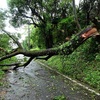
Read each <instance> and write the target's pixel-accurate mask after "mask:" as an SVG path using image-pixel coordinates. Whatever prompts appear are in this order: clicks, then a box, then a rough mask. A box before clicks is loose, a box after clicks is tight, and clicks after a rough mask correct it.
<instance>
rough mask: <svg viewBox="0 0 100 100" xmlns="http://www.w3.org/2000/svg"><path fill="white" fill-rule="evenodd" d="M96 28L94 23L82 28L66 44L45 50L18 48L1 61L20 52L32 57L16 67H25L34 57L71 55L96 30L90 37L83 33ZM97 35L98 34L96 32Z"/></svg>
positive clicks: (1, 59)
mask: <svg viewBox="0 0 100 100" xmlns="http://www.w3.org/2000/svg"><path fill="white" fill-rule="evenodd" d="M93 28H94V25H91V26H89V27H87V28H85V29H84V30H82V31H81V32H79V33H78V34H77V35H76V36H74V37H73V38H72V39H71V40H70V41H68V42H65V43H64V44H62V45H61V46H58V47H56V48H50V49H45V50H39V51H34V50H33V51H26V50H23V49H18V50H17V51H15V52H13V53H11V54H8V55H6V56H4V57H1V58H0V61H3V60H5V59H7V58H10V57H13V56H16V55H18V54H23V55H24V56H27V57H30V59H29V60H28V61H27V62H26V63H25V64H23V65H18V66H16V67H15V69H16V68H18V67H21V66H23V67H25V66H27V65H28V64H29V63H30V62H31V61H32V59H34V58H38V57H39V56H47V57H49V58H50V57H52V56H54V55H59V54H60V55H63V54H64V55H69V54H71V53H72V52H74V50H75V49H77V48H78V47H79V46H80V45H81V44H82V43H84V42H85V41H86V40H87V39H88V38H90V37H92V36H94V34H95V33H94V32H93V33H91V34H89V35H88V37H82V35H83V34H84V33H85V34H88V32H89V31H90V30H91V29H93ZM95 35H97V34H95ZM97 36H100V35H97Z"/></svg>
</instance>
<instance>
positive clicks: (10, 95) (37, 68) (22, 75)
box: [1, 61, 100, 100]
mask: <svg viewBox="0 0 100 100" xmlns="http://www.w3.org/2000/svg"><path fill="white" fill-rule="evenodd" d="M7 79H8V80H7V81H8V85H9V86H8V88H7V89H6V93H5V96H4V98H2V99H1V100H100V99H99V98H97V97H96V96H95V95H94V94H92V93H89V92H88V91H87V90H85V89H83V88H82V87H79V86H77V85H76V84H75V83H73V82H71V81H69V80H67V79H65V78H63V77H62V76H60V75H58V74H57V73H55V72H53V71H50V70H49V69H46V68H45V67H43V66H41V65H39V64H38V63H36V62H34V61H32V62H31V63H30V64H29V65H28V66H27V67H26V68H25V69H24V68H20V69H19V70H18V71H11V72H10V73H8V74H7ZM58 96H65V97H66V99H54V98H55V97H58Z"/></svg>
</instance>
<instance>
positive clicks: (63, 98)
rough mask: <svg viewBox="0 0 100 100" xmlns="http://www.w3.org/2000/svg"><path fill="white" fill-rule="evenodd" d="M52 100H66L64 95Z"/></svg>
mask: <svg viewBox="0 0 100 100" xmlns="http://www.w3.org/2000/svg"><path fill="white" fill-rule="evenodd" d="M53 100H66V97H65V96H64V95H59V96H55V97H54V99H53Z"/></svg>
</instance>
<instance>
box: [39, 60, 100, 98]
mask: <svg viewBox="0 0 100 100" xmlns="http://www.w3.org/2000/svg"><path fill="white" fill-rule="evenodd" d="M37 62H38V63H39V64H41V65H43V66H44V67H46V68H48V69H49V70H52V71H54V72H56V73H57V74H59V75H61V76H63V77H64V78H66V79H68V80H70V81H72V82H73V83H76V84H77V85H79V86H81V87H83V88H84V89H86V90H88V91H90V92H91V93H94V94H96V95H97V96H100V93H99V92H96V91H95V90H93V89H91V88H89V87H88V86H85V85H84V84H82V83H80V82H78V81H76V80H73V79H72V78H70V77H68V76H66V75H64V74H62V73H60V72H58V71H56V70H54V69H52V68H51V67H49V66H48V65H46V64H43V63H42V62H40V61H37Z"/></svg>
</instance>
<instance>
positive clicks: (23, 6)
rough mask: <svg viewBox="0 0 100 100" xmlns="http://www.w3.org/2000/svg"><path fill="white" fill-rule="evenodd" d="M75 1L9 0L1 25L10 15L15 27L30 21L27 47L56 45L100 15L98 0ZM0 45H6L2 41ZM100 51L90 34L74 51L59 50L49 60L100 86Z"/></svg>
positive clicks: (68, 38) (73, 75) (68, 71)
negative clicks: (76, 3)
mask: <svg viewBox="0 0 100 100" xmlns="http://www.w3.org/2000/svg"><path fill="white" fill-rule="evenodd" d="M74 1H75V0H8V5H9V12H8V13H5V12H4V13H3V12H1V13H0V19H1V23H0V28H4V21H3V20H4V19H5V17H9V19H10V23H11V25H13V26H14V27H20V26H22V25H26V24H27V25H28V26H29V28H30V30H29V34H28V37H26V39H25V40H24V41H23V43H22V44H23V47H24V49H25V50H34V49H35V50H37V49H38V50H42V49H48V48H53V47H57V46H59V45H61V44H62V43H65V42H67V41H69V40H70V39H71V38H73V37H74V36H75V35H76V34H77V33H78V32H79V31H80V30H81V29H83V28H85V27H87V26H88V25H90V24H92V23H94V24H96V21H95V20H96V19H97V20H98V19H100V1H99V0H83V1H82V2H80V4H79V6H75V2H74ZM91 5H92V6H91ZM9 13H10V14H9ZM7 14H8V15H7ZM98 31H99V29H98ZM14 35H16V34H14ZM3 39H4V38H3ZM3 39H1V40H3ZM1 40H0V42H2V41H1ZM3 43H4V42H3ZM7 43H9V40H6V42H5V44H4V45H5V47H6V48H7V51H9V47H8V45H9V44H7ZM0 47H2V48H3V46H2V45H1V44H0ZM5 47H4V48H5ZM99 51H100V44H99V43H98V42H97V41H96V40H95V38H90V39H89V40H87V41H86V42H85V44H83V45H81V46H80V47H79V48H78V49H77V50H76V51H75V52H73V53H72V54H71V55H68V56H67V55H60V54H62V53H61V51H59V55H58V56H53V57H52V58H50V59H49V60H48V61H47V62H48V64H49V65H51V66H52V67H54V68H56V69H57V70H59V71H60V72H62V73H64V74H66V75H69V76H71V77H73V78H75V79H78V80H80V81H84V82H86V83H88V84H90V85H91V86H93V87H95V88H97V89H98V90H100V77H99V76H100V68H99V62H100V53H99ZM2 54H3V53H1V55H0V56H2ZM0 63H1V62H0ZM2 63H4V62H2ZM1 73H2V72H1Z"/></svg>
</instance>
